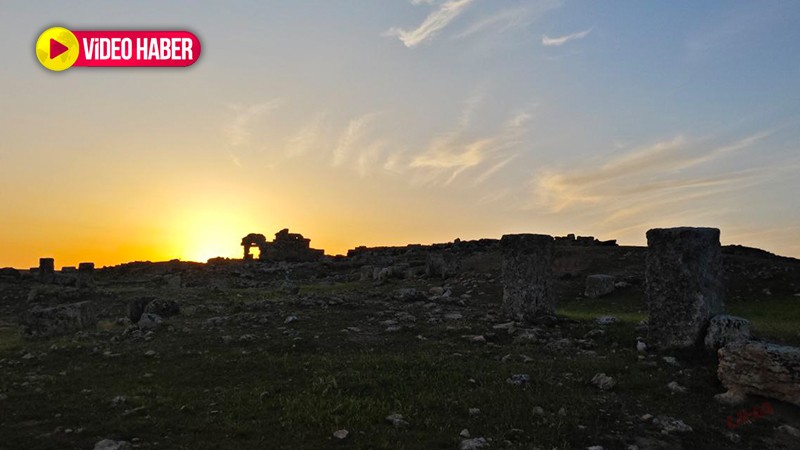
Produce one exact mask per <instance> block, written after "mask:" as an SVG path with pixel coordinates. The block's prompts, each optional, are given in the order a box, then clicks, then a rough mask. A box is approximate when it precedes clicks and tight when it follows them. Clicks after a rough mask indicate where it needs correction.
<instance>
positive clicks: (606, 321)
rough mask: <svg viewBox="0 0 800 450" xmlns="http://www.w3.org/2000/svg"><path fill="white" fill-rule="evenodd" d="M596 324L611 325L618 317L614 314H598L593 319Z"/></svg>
mask: <svg viewBox="0 0 800 450" xmlns="http://www.w3.org/2000/svg"><path fill="white" fill-rule="evenodd" d="M595 322H597V324H598V325H611V324H612V323H616V322H618V319H617V318H616V317H614V316H600V317H598V318H597V319H595Z"/></svg>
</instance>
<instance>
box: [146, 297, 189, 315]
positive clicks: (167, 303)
mask: <svg viewBox="0 0 800 450" xmlns="http://www.w3.org/2000/svg"><path fill="white" fill-rule="evenodd" d="M144 312H145V313H148V314H155V315H158V316H161V317H172V316H176V315H178V314H180V312H181V307H180V305H179V304H178V302H176V301H175V300H163V299H155V300H153V301H151V302H150V303H148V304H147V306H145V308H144Z"/></svg>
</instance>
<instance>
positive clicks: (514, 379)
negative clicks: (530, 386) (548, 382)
mask: <svg viewBox="0 0 800 450" xmlns="http://www.w3.org/2000/svg"><path fill="white" fill-rule="evenodd" d="M529 381H531V377H530V375H528V374H527V373H518V374H514V375H511V377H509V378H507V379H506V383H508V384H513V385H515V386H521V385H523V384H526V383H528V382H529Z"/></svg>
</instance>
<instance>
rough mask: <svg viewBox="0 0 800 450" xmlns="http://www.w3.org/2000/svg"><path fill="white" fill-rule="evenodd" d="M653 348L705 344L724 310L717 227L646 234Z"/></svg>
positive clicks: (647, 277)
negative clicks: (708, 330) (710, 327)
mask: <svg viewBox="0 0 800 450" xmlns="http://www.w3.org/2000/svg"><path fill="white" fill-rule="evenodd" d="M645 275H646V285H647V286H646V292H647V307H648V310H649V313H650V316H649V321H648V325H649V326H648V336H649V338H648V343H650V344H651V345H652V346H654V347H656V348H658V349H662V350H669V349H689V348H693V347H695V346H696V345H698V344H700V343H701V341H702V340H703V338H704V336H705V335H704V332H705V330H706V327H707V325H708V322H709V319H711V317H712V316H714V315H716V314H720V313H722V311H723V285H722V256H721V251H720V244H719V230H718V229H716V228H689V227H680V228H663V229H662V228H656V229H652V230H649V231H648V232H647V267H646V272H645Z"/></svg>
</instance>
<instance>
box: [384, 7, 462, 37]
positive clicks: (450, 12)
mask: <svg viewBox="0 0 800 450" xmlns="http://www.w3.org/2000/svg"><path fill="white" fill-rule="evenodd" d="M472 2H473V0H449V1H447V2H445V3H443V4H442V5H441V6H439V8H438V9H436V10H435V11H433V12H432V13H430V14H429V15H428V17H426V18H425V20H423V21H422V23H421V24H420V25H419V26H418V27H417V28H415V29H413V30H404V29H402V28H390V29H389V30H388V31H386V32H385V33H384V35H385V36H395V37H397V38H399V39H400V41H402V42H403V44H404V45H405V46H406V47H408V48H411V47H416V46H417V45H419V44H421V43H423V42H424V41H426V40H428V39H431V38H433V37H434V36H436V34H438V33H439V31H441V30H442V29H444V28H445V27H446V26H447V25H448V24H449V23H450V22H451V21H452V20H453V19H455V18H456V16H458V15H459V14H461V12H463V11H464V9H465V8H466V7H467V6H469V5H470V3H472ZM412 3H415V4H419V3H428V2H421V1H417V2H412Z"/></svg>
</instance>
